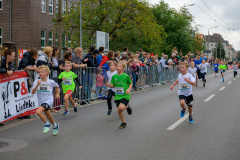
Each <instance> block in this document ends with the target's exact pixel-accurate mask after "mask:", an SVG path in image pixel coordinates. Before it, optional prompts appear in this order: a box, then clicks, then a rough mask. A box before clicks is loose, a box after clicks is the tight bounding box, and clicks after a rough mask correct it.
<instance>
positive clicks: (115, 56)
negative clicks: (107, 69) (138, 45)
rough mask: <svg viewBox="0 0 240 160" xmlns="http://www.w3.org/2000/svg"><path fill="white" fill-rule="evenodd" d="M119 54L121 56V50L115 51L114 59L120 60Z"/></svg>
mask: <svg viewBox="0 0 240 160" xmlns="http://www.w3.org/2000/svg"><path fill="white" fill-rule="evenodd" d="M119 56H120V54H119V51H117V52H115V53H114V61H116V62H119Z"/></svg>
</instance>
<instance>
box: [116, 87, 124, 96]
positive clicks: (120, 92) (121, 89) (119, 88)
mask: <svg viewBox="0 0 240 160" xmlns="http://www.w3.org/2000/svg"><path fill="white" fill-rule="evenodd" d="M115 89H116V91H115V94H120V95H123V94H124V89H123V87H116V88H115Z"/></svg>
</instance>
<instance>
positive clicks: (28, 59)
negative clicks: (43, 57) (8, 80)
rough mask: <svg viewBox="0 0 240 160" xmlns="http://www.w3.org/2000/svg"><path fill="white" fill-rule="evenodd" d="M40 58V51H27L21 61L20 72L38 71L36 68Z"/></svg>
mask: <svg viewBox="0 0 240 160" xmlns="http://www.w3.org/2000/svg"><path fill="white" fill-rule="evenodd" d="M37 57H38V50H37V49H35V48H33V49H31V50H30V51H27V52H25V53H24V54H23V58H22V59H21V61H20V63H19V66H18V70H22V69H23V70H32V71H37V70H38V69H37V66H36V63H35V61H36V58H37Z"/></svg>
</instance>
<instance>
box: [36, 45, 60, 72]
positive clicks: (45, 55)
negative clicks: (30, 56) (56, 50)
mask: <svg viewBox="0 0 240 160" xmlns="http://www.w3.org/2000/svg"><path fill="white" fill-rule="evenodd" d="M52 53H53V48H52V47H49V46H46V47H45V48H44V51H43V52H42V53H39V54H38V60H37V67H39V66H42V65H46V66H48V68H49V69H52V68H53V69H55V70H59V67H58V66H54V64H53V62H52Z"/></svg>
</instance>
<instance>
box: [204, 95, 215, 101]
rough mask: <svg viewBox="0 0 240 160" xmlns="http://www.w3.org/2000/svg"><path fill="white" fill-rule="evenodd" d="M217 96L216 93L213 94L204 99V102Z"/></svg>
mask: <svg viewBox="0 0 240 160" xmlns="http://www.w3.org/2000/svg"><path fill="white" fill-rule="evenodd" d="M214 96H215V94H212V95H211V96H210V97H208V98H207V99H205V100H204V102H208V101H209V100H210V99H212V98H213V97H214Z"/></svg>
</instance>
